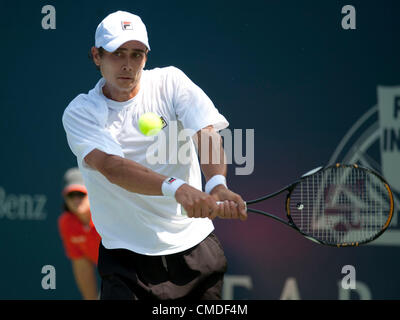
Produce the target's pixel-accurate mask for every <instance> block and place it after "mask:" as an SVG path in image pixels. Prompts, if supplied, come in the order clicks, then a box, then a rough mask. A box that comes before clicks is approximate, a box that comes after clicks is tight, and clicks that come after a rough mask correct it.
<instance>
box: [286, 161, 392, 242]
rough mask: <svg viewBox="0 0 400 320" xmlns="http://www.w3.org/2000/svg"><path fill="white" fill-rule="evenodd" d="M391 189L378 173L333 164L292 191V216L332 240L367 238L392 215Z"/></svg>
mask: <svg viewBox="0 0 400 320" xmlns="http://www.w3.org/2000/svg"><path fill="white" fill-rule="evenodd" d="M390 203H391V202H390V193H389V191H388V189H387V187H386V185H385V183H384V182H383V181H382V180H381V179H380V178H379V177H378V176H376V175H374V174H372V173H370V172H368V171H367V170H361V169H360V168H354V167H350V166H349V167H332V168H331V169H329V170H324V171H321V172H319V173H316V174H314V175H312V176H309V177H306V178H305V179H303V180H302V181H301V182H300V183H299V184H298V185H297V186H296V187H295V188H294V190H293V191H292V192H291V195H290V203H289V210H290V212H289V213H290V217H291V219H292V221H293V222H294V224H295V225H296V226H297V227H298V228H299V229H300V230H301V231H302V232H304V233H306V234H308V235H310V236H312V237H314V238H315V239H318V240H320V241H323V242H326V243H328V244H347V243H355V242H363V241H367V240H368V239H371V238H373V237H375V236H376V235H377V234H378V233H380V232H381V230H382V229H384V228H385V226H386V225H387V222H388V220H390V217H391V210H392V209H391V205H390Z"/></svg>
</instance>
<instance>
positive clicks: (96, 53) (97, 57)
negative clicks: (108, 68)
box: [90, 47, 100, 67]
mask: <svg viewBox="0 0 400 320" xmlns="http://www.w3.org/2000/svg"><path fill="white" fill-rule="evenodd" d="M90 51H91V52H92V58H93V62H94V64H95V65H96V66H98V67H99V66H100V54H99V49H97V48H96V47H92V48H91V49H90Z"/></svg>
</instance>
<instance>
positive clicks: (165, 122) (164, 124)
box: [160, 116, 168, 129]
mask: <svg viewBox="0 0 400 320" xmlns="http://www.w3.org/2000/svg"><path fill="white" fill-rule="evenodd" d="M160 119H161V122H162V128H161V129H164V128H165V127H166V126H167V125H168V123H167V121H165V119H164V118H163V117H161V116H160Z"/></svg>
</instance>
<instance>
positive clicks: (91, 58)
mask: <svg viewBox="0 0 400 320" xmlns="http://www.w3.org/2000/svg"><path fill="white" fill-rule="evenodd" d="M98 50H99V56H100V58H102V57H103V55H104V48H103V47H99V48H98ZM88 58H89V59H90V60H91V61H92V62H93V63H94V61H93V55H92V50H89V53H88ZM94 65H95V66H96V69H97V70H99V71H100V67H99V66H98V65H96V64H95V63H94Z"/></svg>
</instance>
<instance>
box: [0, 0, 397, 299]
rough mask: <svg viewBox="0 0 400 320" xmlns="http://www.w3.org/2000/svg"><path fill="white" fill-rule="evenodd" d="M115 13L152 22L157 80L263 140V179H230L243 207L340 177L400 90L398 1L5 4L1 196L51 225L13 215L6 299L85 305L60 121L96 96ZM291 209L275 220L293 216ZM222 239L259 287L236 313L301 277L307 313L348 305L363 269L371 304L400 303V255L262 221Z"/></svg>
mask: <svg viewBox="0 0 400 320" xmlns="http://www.w3.org/2000/svg"><path fill="white" fill-rule="evenodd" d="M47 4H51V5H53V6H54V7H55V8H56V29H55V30H44V29H43V28H42V26H41V21H42V18H43V16H44V14H42V13H41V9H42V7H43V6H44V5H47ZM347 4H351V5H353V6H354V7H355V9H356V17H357V18H356V19H357V20H356V26H357V29H356V30H343V29H342V27H341V19H342V17H343V15H342V13H341V9H342V7H343V6H344V5H347ZM116 10H126V11H130V12H132V13H135V14H138V15H139V16H141V18H142V19H143V21H144V22H145V24H146V26H147V29H148V33H149V40H150V46H151V49H152V51H151V52H150V54H149V59H148V63H147V65H146V68H147V69H150V68H154V67H163V66H170V65H173V66H176V67H178V68H180V69H182V70H183V71H184V72H185V73H186V74H187V75H188V76H189V77H190V78H191V79H192V80H193V81H194V82H195V83H196V84H198V85H199V86H200V87H201V88H202V89H203V90H204V91H205V92H206V93H207V94H208V96H209V97H210V98H211V99H212V100H213V102H214V104H215V105H216V106H217V108H218V109H219V110H220V112H221V113H222V114H224V115H225V116H226V118H227V119H228V120H229V122H230V128H231V129H246V128H249V129H254V130H255V167H254V172H253V173H252V174H251V175H248V176H238V175H235V172H234V169H235V165H234V164H233V165H231V166H230V167H229V180H228V181H229V185H230V187H231V188H232V189H233V190H234V191H236V192H238V193H240V194H241V195H242V197H243V198H244V199H250V198H255V197H257V196H259V195H262V194H266V193H269V192H273V191H275V190H277V189H278V188H280V187H283V186H285V185H287V184H289V183H290V182H292V181H293V180H294V179H296V178H297V177H298V176H299V175H301V174H302V173H304V172H306V171H308V170H310V169H312V168H314V167H317V166H319V165H321V164H325V163H327V162H328V160H329V159H330V157H331V155H332V153H333V152H334V150H335V148H336V147H337V145H338V144H339V142H340V141H341V139H342V137H343V136H344V135H345V134H346V132H347V131H348V130H349V128H350V127H351V126H352V125H353V124H354V123H355V122H356V121H357V119H358V118H360V117H361V115H362V114H364V113H365V112H366V111H367V110H369V109H370V108H371V107H372V106H374V105H375V104H376V103H377V95H376V87H377V85H399V84H400V79H399V75H400V42H399V40H398V35H399V31H400V19H399V18H398V16H399V14H400V3H399V2H398V1H388V0H385V1H376V0H373V1H351V2H349V1H334V0H328V1H311V0H301V1H294V0H293V1H288V0H282V1H267V0H266V1H254V0H248V1H245V2H243V1H241V2H235V1H229V2H228V1H216V2H214V1H196V2H195V1H147V2H143V1H121V0H115V1H103V0H97V1H51V2H47V1H46V2H45V1H2V2H1V4H0V12H1V13H2V19H0V27H1V30H2V40H1V43H2V46H1V51H0V61H1V69H2V72H1V74H2V77H1V79H0V101H1V111H2V115H1V117H0V142H1V150H2V153H1V154H2V157H1V167H0V187H2V188H3V189H4V190H5V193H6V196H10V195H14V196H17V197H18V196H20V195H25V194H27V195H31V196H32V197H34V196H35V195H45V196H46V197H47V202H46V205H45V208H44V211H45V213H46V218H45V219H42V220H34V219H33V220H32V219H20V218H18V217H16V218H15V217H14V218H9V217H7V216H6V215H4V214H1V211H0V254H1V264H0V299H79V298H80V295H79V292H78V290H77V288H76V285H75V282H74V278H73V275H72V270H71V266H70V262H69V261H68V259H67V258H66V256H65V254H64V250H63V247H62V243H61V240H60V237H59V234H58V229H57V219H58V216H59V214H60V213H61V205H62V198H61V188H62V184H61V183H62V176H63V174H64V172H65V171H66V170H67V169H68V168H70V167H73V166H75V165H76V160H75V158H74V156H73V154H72V153H71V151H70V150H69V148H68V145H67V142H66V139H65V133H64V130H63V127H62V124H61V116H62V113H63V111H64V109H65V107H66V106H67V104H68V103H69V102H70V101H71V100H72V99H73V98H74V97H75V96H76V95H78V94H79V93H85V92H87V91H89V90H90V89H91V88H92V87H94V85H95V84H96V82H97V80H98V78H99V73H98V71H97V70H96V69H95V67H94V66H93V64H92V63H91V61H90V60H89V59H88V56H87V54H88V52H89V50H90V47H91V46H92V45H93V44H94V32H95V29H96V27H97V25H98V23H99V22H100V21H101V20H102V19H103V18H104V17H105V16H106V15H107V14H109V13H111V12H113V11H116ZM0 200H1V201H2V204H1V206H2V207H1V206H0V208H2V209H1V210H3V211H4V210H5V209H4V206H5V199H0ZM279 200H282V199H278V200H273V201H271V202H269V204H268V208H266V207H264V209H268V210H269V211H271V212H277V213H279V212H283V206H282V203H281V201H279ZM396 214H397V212H396ZM215 225H216V229H217V234H218V236H219V237H220V239H221V242H222V244H223V246H224V248H225V251H226V255H227V257H228V260H229V270H228V275H247V276H250V277H251V279H252V284H253V286H252V288H251V289H246V288H237V289H236V290H235V292H234V298H236V299H279V297H280V296H281V293H282V290H283V287H284V284H285V281H286V280H287V279H288V278H292V277H293V278H295V279H296V281H297V285H298V290H299V294H300V297H301V298H302V299H338V284H337V283H338V282H339V281H341V279H342V277H343V275H342V274H341V269H342V267H343V266H344V265H354V266H355V268H356V270H357V280H359V281H362V282H364V283H367V284H368V287H369V288H370V290H371V292H372V298H374V299H399V298H400V292H399V290H398V287H399V285H400V275H399V273H398V272H397V270H398V269H399V268H400V259H399V258H398V257H399V254H398V253H399V248H398V247H383V246H365V247H360V248H356V249H345V250H341V249H335V248H327V247H321V246H318V245H316V244H314V243H312V242H310V241H308V240H306V239H304V238H302V237H300V236H299V235H298V234H296V233H294V232H293V231H292V230H290V228H287V227H285V226H283V225H279V224H278V223H276V222H274V221H272V220H268V219H265V218H263V217H258V216H250V217H249V219H248V221H247V222H244V223H243V222H239V221H225V220H219V221H216V222H215ZM47 264H50V265H53V266H54V267H55V268H56V272H57V288H56V290H43V289H42V287H41V279H42V277H43V276H44V275H43V274H41V268H42V266H44V265H47ZM352 298H355V299H356V298H357V295H353V296H352Z"/></svg>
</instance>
